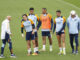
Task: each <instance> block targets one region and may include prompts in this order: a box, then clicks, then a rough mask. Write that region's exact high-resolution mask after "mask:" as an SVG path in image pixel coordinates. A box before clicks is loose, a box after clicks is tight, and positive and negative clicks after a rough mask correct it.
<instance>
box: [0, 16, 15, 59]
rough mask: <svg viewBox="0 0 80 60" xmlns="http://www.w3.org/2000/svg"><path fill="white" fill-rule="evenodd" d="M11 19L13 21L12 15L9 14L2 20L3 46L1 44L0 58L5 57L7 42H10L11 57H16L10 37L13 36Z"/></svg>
mask: <svg viewBox="0 0 80 60" xmlns="http://www.w3.org/2000/svg"><path fill="white" fill-rule="evenodd" d="M10 21H11V16H7V18H6V19H5V20H4V21H3V22H2V26H1V40H2V46H1V55H0V58H5V57H4V55H3V54H4V48H5V45H6V42H7V43H8V44H9V50H10V53H11V56H10V57H12V58H15V55H14V54H13V49H12V42H11V38H10V36H11V31H10Z"/></svg>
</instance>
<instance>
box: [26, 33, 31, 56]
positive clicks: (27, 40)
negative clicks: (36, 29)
mask: <svg viewBox="0 0 80 60" xmlns="http://www.w3.org/2000/svg"><path fill="white" fill-rule="evenodd" d="M26 42H27V49H28V54H27V55H28V56H30V55H31V54H32V51H31V32H26Z"/></svg>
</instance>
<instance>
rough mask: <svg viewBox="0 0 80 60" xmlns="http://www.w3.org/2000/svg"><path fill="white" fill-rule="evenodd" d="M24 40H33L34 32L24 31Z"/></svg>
mask: <svg viewBox="0 0 80 60" xmlns="http://www.w3.org/2000/svg"><path fill="white" fill-rule="evenodd" d="M26 40H34V34H32V31H31V32H26Z"/></svg>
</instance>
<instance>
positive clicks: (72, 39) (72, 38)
mask: <svg viewBox="0 0 80 60" xmlns="http://www.w3.org/2000/svg"><path fill="white" fill-rule="evenodd" d="M69 36H70V45H71V48H72V53H75V51H74V45H73V41H74V35H73V34H70V35H69Z"/></svg>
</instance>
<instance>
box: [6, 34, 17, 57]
mask: <svg viewBox="0 0 80 60" xmlns="http://www.w3.org/2000/svg"><path fill="white" fill-rule="evenodd" d="M6 41H7V42H8V44H9V50H10V53H11V56H10V57H12V58H16V56H15V55H14V54H13V49H12V42H11V39H10V35H9V34H8V33H6Z"/></svg>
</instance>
